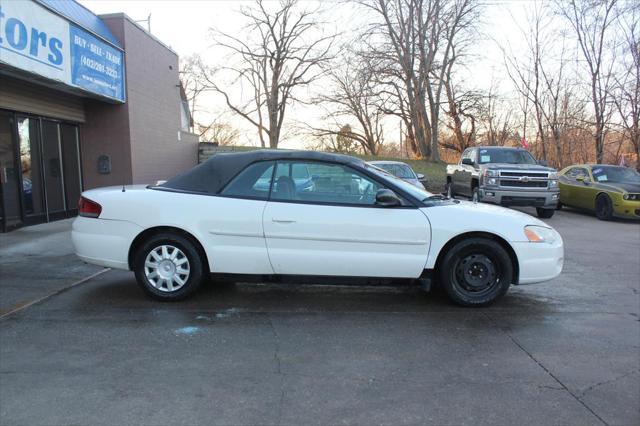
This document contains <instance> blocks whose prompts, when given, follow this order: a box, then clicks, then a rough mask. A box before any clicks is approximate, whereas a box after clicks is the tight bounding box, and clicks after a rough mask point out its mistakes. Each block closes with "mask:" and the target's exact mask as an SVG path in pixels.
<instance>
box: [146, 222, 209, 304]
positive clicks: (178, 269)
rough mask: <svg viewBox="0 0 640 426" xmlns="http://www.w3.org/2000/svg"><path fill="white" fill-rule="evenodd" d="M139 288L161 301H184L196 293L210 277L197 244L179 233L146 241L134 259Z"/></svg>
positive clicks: (162, 235) (167, 234) (161, 235)
mask: <svg viewBox="0 0 640 426" xmlns="http://www.w3.org/2000/svg"><path fill="white" fill-rule="evenodd" d="M133 270H134V272H135V274H136V280H137V281H138V285H140V287H141V288H142V289H143V290H144V291H145V292H146V293H147V294H149V295H150V296H152V297H153V298H155V299H158V300H161V301H177V300H182V299H185V298H186V297H188V296H189V295H191V294H192V293H193V292H195V291H196V290H197V289H198V287H200V285H201V284H202V283H203V282H204V281H205V278H206V276H207V273H206V266H205V264H204V262H203V258H202V256H201V254H200V253H199V251H198V249H197V247H196V246H195V244H194V243H193V242H192V241H191V240H189V239H188V238H185V237H183V236H181V235H178V234H171V233H162V234H156V235H154V236H152V237H151V238H149V239H148V240H147V241H145V242H144V243H143V244H142V245H141V246H140V248H139V249H138V251H137V252H136V256H135V259H134V264H133Z"/></svg>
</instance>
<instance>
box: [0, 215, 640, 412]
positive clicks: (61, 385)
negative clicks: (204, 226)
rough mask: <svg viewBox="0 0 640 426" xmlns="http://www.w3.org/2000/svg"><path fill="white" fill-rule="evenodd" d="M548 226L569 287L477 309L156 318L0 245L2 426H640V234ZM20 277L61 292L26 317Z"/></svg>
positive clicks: (122, 292)
mask: <svg viewBox="0 0 640 426" xmlns="http://www.w3.org/2000/svg"><path fill="white" fill-rule="evenodd" d="M548 222H549V223H550V224H552V225H553V226H554V227H556V229H558V231H559V232H560V233H561V235H562V236H563V238H564V241H565V249H566V261H565V269H564V272H563V274H562V275H561V276H560V277H559V278H557V279H555V280H554V281H551V282H548V283H544V284H536V285H531V286H523V287H516V288H513V287H512V289H511V291H510V293H509V294H508V295H507V297H506V298H504V299H503V300H502V301H500V302H499V303H498V304H496V305H494V306H492V307H490V308H485V309H463V308H457V307H455V306H452V305H450V304H449V303H448V302H447V301H446V299H445V298H444V297H443V296H441V295H439V294H430V295H425V294H423V293H422V292H421V291H420V290H418V289H416V288H413V287H371V286H370V287H341V286H315V285H305V286H291V285H260V284H226V285H222V286H217V287H216V286H209V287H207V288H205V289H203V290H202V291H201V292H199V293H198V294H197V295H196V297H194V298H193V299H191V300H188V301H186V302H182V303H177V304H161V303H158V302H154V301H152V300H149V299H147V298H146V297H145V296H144V295H143V293H142V292H141V291H140V290H138V288H137V286H136V285H135V282H134V278H133V275H132V274H131V273H126V272H118V271H108V272H106V273H100V274H98V275H96V276H94V277H93V278H91V279H89V280H87V281H84V282H81V283H80V284H78V285H75V286H74V287H72V288H69V289H66V290H64V288H66V286H68V285H69V284H72V283H75V282H78V281H79V280H81V276H89V275H91V274H95V273H96V272H100V271H97V270H96V269H94V268H92V267H91V268H89V267H87V266H85V265H82V264H81V263H79V262H78V261H77V260H76V259H75V258H74V257H73V255H72V254H69V253H65V255H64V256H62V255H61V256H59V257H60V258H59V259H57V260H55V261H51V260H42V259H41V257H42V258H46V257H47V256H46V253H44V254H43V253H42V252H40V255H39V256H31V257H29V255H28V254H25V253H24V251H27V252H28V250H29V249H28V248H25V247H23V248H22V249H21V250H22V251H19V253H22V254H20V255H18V256H12V255H11V253H12V251H11V250H12V249H11V248H10V245H9V242H10V241H12V240H9V239H8V237H3V238H4V239H2V240H0V243H1V246H0V247H1V248H0V268H1V269H0V274H1V275H0V279H1V280H2V281H3V283H2V287H1V290H2V294H1V295H2V297H0V300H3V301H4V302H3V303H4V305H3V312H4V313H5V316H4V317H3V318H2V319H0V424H2V425H40V424H42V425H62V424H74V425H79V424H92V425H99V424H105V425H122V424H158V425H167V424H184V425H195V424H233V425H240V424H243V425H244V424H246V425H257V424H286V425H300V424H363V425H364V424H367V425H368V424H394V425H397V424H425V423H427V424H438V425H441V424H454V425H459V424H470V425H477V424H499V425H513V424H518V425H523V424H533V425H539V424H562V425H592V424H593V425H600V424H612V425H613V424H620V425H622V424H628V425H637V424H640V404H639V402H638V401H640V357H639V353H640V316H639V315H640V278H639V277H640V224H638V223H637V222H636V223H633V222H624V221H615V222H600V221H598V220H597V219H595V218H594V217H591V216H589V215H586V214H581V213H577V212H572V211H566V210H563V211H560V212H558V213H557V214H556V216H554V217H553V218H552V219H550V220H548ZM16 232H21V231H16ZM61 232H62V231H61ZM7 235H11V234H7ZM16 235H17V234H16ZM12 238H18V237H12ZM56 238H65V237H64V232H63V234H62V236H58V237H56ZM55 241H57V240H55ZM55 241H54V243H55V244H56V245H58V243H57V242H55ZM60 244H61V245H64V244H63V243H60ZM82 268H85V269H82ZM30 271H31V272H33V273H37V274H36V275H37V277H39V278H37V279H44V278H46V277H55V280H57V281H55V285H53V287H52V288H50V289H48V290H47V291H49V293H48V294H51V293H55V294H54V295H53V296H51V297H49V298H46V299H44V300H42V301H40V302H39V303H36V304H33V305H31V306H28V307H26V308H24V309H21V307H23V306H27V305H28V304H29V300H39V299H40V298H41V297H42V294H40V293H38V292H37V291H35V290H33V291H31V290H29V291H27V292H26V293H21V292H20V286H19V285H17V284H16V283H17V282H23V283H24V286H25V287H29V283H28V279H27V277H28V276H29V273H30ZM43 277H44V278H43ZM66 278H67V279H66ZM25 291H26V290H25ZM21 294H22V296H21ZM30 298H31V299H30ZM7 300H9V301H8V302H7ZM15 309H20V310H18V311H15V312H13V313H10V314H9V315H6V314H7V313H9V312H11V311H13V310H15Z"/></svg>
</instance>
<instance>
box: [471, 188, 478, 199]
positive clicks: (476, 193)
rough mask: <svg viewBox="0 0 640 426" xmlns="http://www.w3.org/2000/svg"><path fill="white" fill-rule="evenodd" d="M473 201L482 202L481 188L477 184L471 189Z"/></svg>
mask: <svg viewBox="0 0 640 426" xmlns="http://www.w3.org/2000/svg"><path fill="white" fill-rule="evenodd" d="M471 201H473V202H474V203H479V202H480V190H479V189H478V187H477V186H476V187H474V188H473V189H472V190H471Z"/></svg>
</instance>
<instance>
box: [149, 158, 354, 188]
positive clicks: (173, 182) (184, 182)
mask: <svg viewBox="0 0 640 426" xmlns="http://www.w3.org/2000/svg"><path fill="white" fill-rule="evenodd" d="M268 160H271V161H274V160H311V161H328V162H332V163H338V164H350V165H361V164H363V163H364V162H363V161H362V160H360V159H359V158H355V157H350V156H348V155H342V154H330V153H327V152H316V151H289V150H284V149H282V150H281V149H257V150H255V151H245V152H224V153H219V154H215V155H214V156H212V157H211V158H209V159H208V160H207V161H205V162H204V163H202V164H198V165H197V166H196V167H194V168H193V169H191V170H189V171H187V172H185V173H183V174H181V175H178V176H176V177H173V178H171V179H169V180H168V181H166V182H165V183H163V184H161V185H158V186H157V187H159V188H166V189H174V190H180V191H190V192H202V193H208V194H217V193H218V192H220V190H221V189H222V188H224V186H225V185H226V184H227V183H228V182H229V181H230V180H231V179H232V178H233V177H234V176H235V175H237V174H238V173H240V171H242V170H244V168H245V167H247V166H248V165H249V164H251V163H255V162H256V161H268Z"/></svg>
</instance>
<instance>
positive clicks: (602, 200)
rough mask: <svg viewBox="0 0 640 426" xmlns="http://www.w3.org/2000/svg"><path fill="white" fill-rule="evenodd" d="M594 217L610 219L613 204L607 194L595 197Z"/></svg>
mask: <svg viewBox="0 0 640 426" xmlns="http://www.w3.org/2000/svg"><path fill="white" fill-rule="evenodd" d="M596 217H597V218H598V219H600V220H611V218H612V217H613V204H612V203H611V198H609V196H608V195H607V194H600V195H598V198H596Z"/></svg>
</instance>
